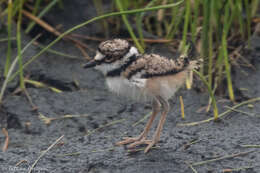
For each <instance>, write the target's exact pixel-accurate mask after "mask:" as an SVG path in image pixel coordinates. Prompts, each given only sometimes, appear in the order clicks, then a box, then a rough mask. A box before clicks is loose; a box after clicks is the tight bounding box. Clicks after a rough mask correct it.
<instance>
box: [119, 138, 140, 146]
mask: <svg viewBox="0 0 260 173" xmlns="http://www.w3.org/2000/svg"><path fill="white" fill-rule="evenodd" d="M140 139H141V138H140V137H134V138H130V137H125V138H124V140H122V141H119V142H117V143H116V145H125V144H130V143H133V142H137V141H139V140H140Z"/></svg>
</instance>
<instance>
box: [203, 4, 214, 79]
mask: <svg viewBox="0 0 260 173" xmlns="http://www.w3.org/2000/svg"><path fill="white" fill-rule="evenodd" d="M211 3H212V1H211V0H203V26H202V57H203V62H204V64H203V73H204V74H208V60H209V59H208V56H209V24H210V21H209V20H210V4H211Z"/></svg>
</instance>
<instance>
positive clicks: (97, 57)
mask: <svg viewBox="0 0 260 173" xmlns="http://www.w3.org/2000/svg"><path fill="white" fill-rule="evenodd" d="M104 57H105V55H103V54H102V53H100V52H99V51H98V52H97V54H96V56H95V58H94V59H95V60H101V59H103V58H104Z"/></svg>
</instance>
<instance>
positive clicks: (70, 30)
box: [9, 1, 183, 81]
mask: <svg viewBox="0 0 260 173" xmlns="http://www.w3.org/2000/svg"><path fill="white" fill-rule="evenodd" d="M182 2H183V1H179V2H177V3H171V4H167V5H159V6H155V7H150V8H145V9H135V10H127V11H121V12H113V13H108V14H104V15H102V16H97V17H94V18H92V19H90V20H88V21H86V22H83V23H81V24H79V25H77V26H74V27H73V28H71V29H69V30H67V31H65V32H64V33H62V34H61V35H60V36H59V37H57V38H56V39H55V40H54V41H52V42H51V43H50V44H48V45H47V46H46V47H45V48H44V49H42V50H41V51H40V52H39V53H37V54H36V55H34V56H33V57H32V58H31V59H30V60H29V61H27V62H26V63H25V64H24V65H23V68H25V67H27V66H28V65H29V64H31V63H32V62H33V61H34V60H36V59H37V58H38V57H39V56H40V55H42V54H43V53H44V52H45V51H46V50H47V49H49V48H51V47H52V46H53V45H54V44H55V43H57V42H58V41H60V40H61V39H62V38H63V37H64V36H65V35H67V34H69V33H71V32H72V31H75V30H77V29H79V28H81V27H83V26H86V25H88V24H89V23H92V22H95V21H98V20H101V19H105V18H108V17H112V16H118V15H123V14H135V13H141V12H146V11H155V10H159V9H166V8H172V7H174V6H178V5H180V4H181V3H182ZM20 70H22V69H19V70H18V71H17V72H16V73H14V74H13V75H12V76H11V77H10V79H9V81H12V80H13V79H14V78H15V77H16V76H17V74H18V73H19V72H20Z"/></svg>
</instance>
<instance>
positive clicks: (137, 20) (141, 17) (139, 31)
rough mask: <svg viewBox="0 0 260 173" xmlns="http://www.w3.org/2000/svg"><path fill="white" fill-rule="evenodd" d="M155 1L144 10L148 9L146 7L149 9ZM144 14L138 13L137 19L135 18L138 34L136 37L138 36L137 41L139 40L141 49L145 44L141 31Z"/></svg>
mask: <svg viewBox="0 0 260 173" xmlns="http://www.w3.org/2000/svg"><path fill="white" fill-rule="evenodd" d="M156 1H157V0H152V1H151V2H149V3H148V4H147V5H146V6H145V8H148V7H151V6H153V5H154V3H155V2H156ZM144 14H145V13H139V14H137V17H136V26H137V32H138V35H139V39H140V43H141V45H142V47H144V48H145V43H144V40H143V39H144V36H143V30H142V24H143V23H142V21H143V17H144Z"/></svg>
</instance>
